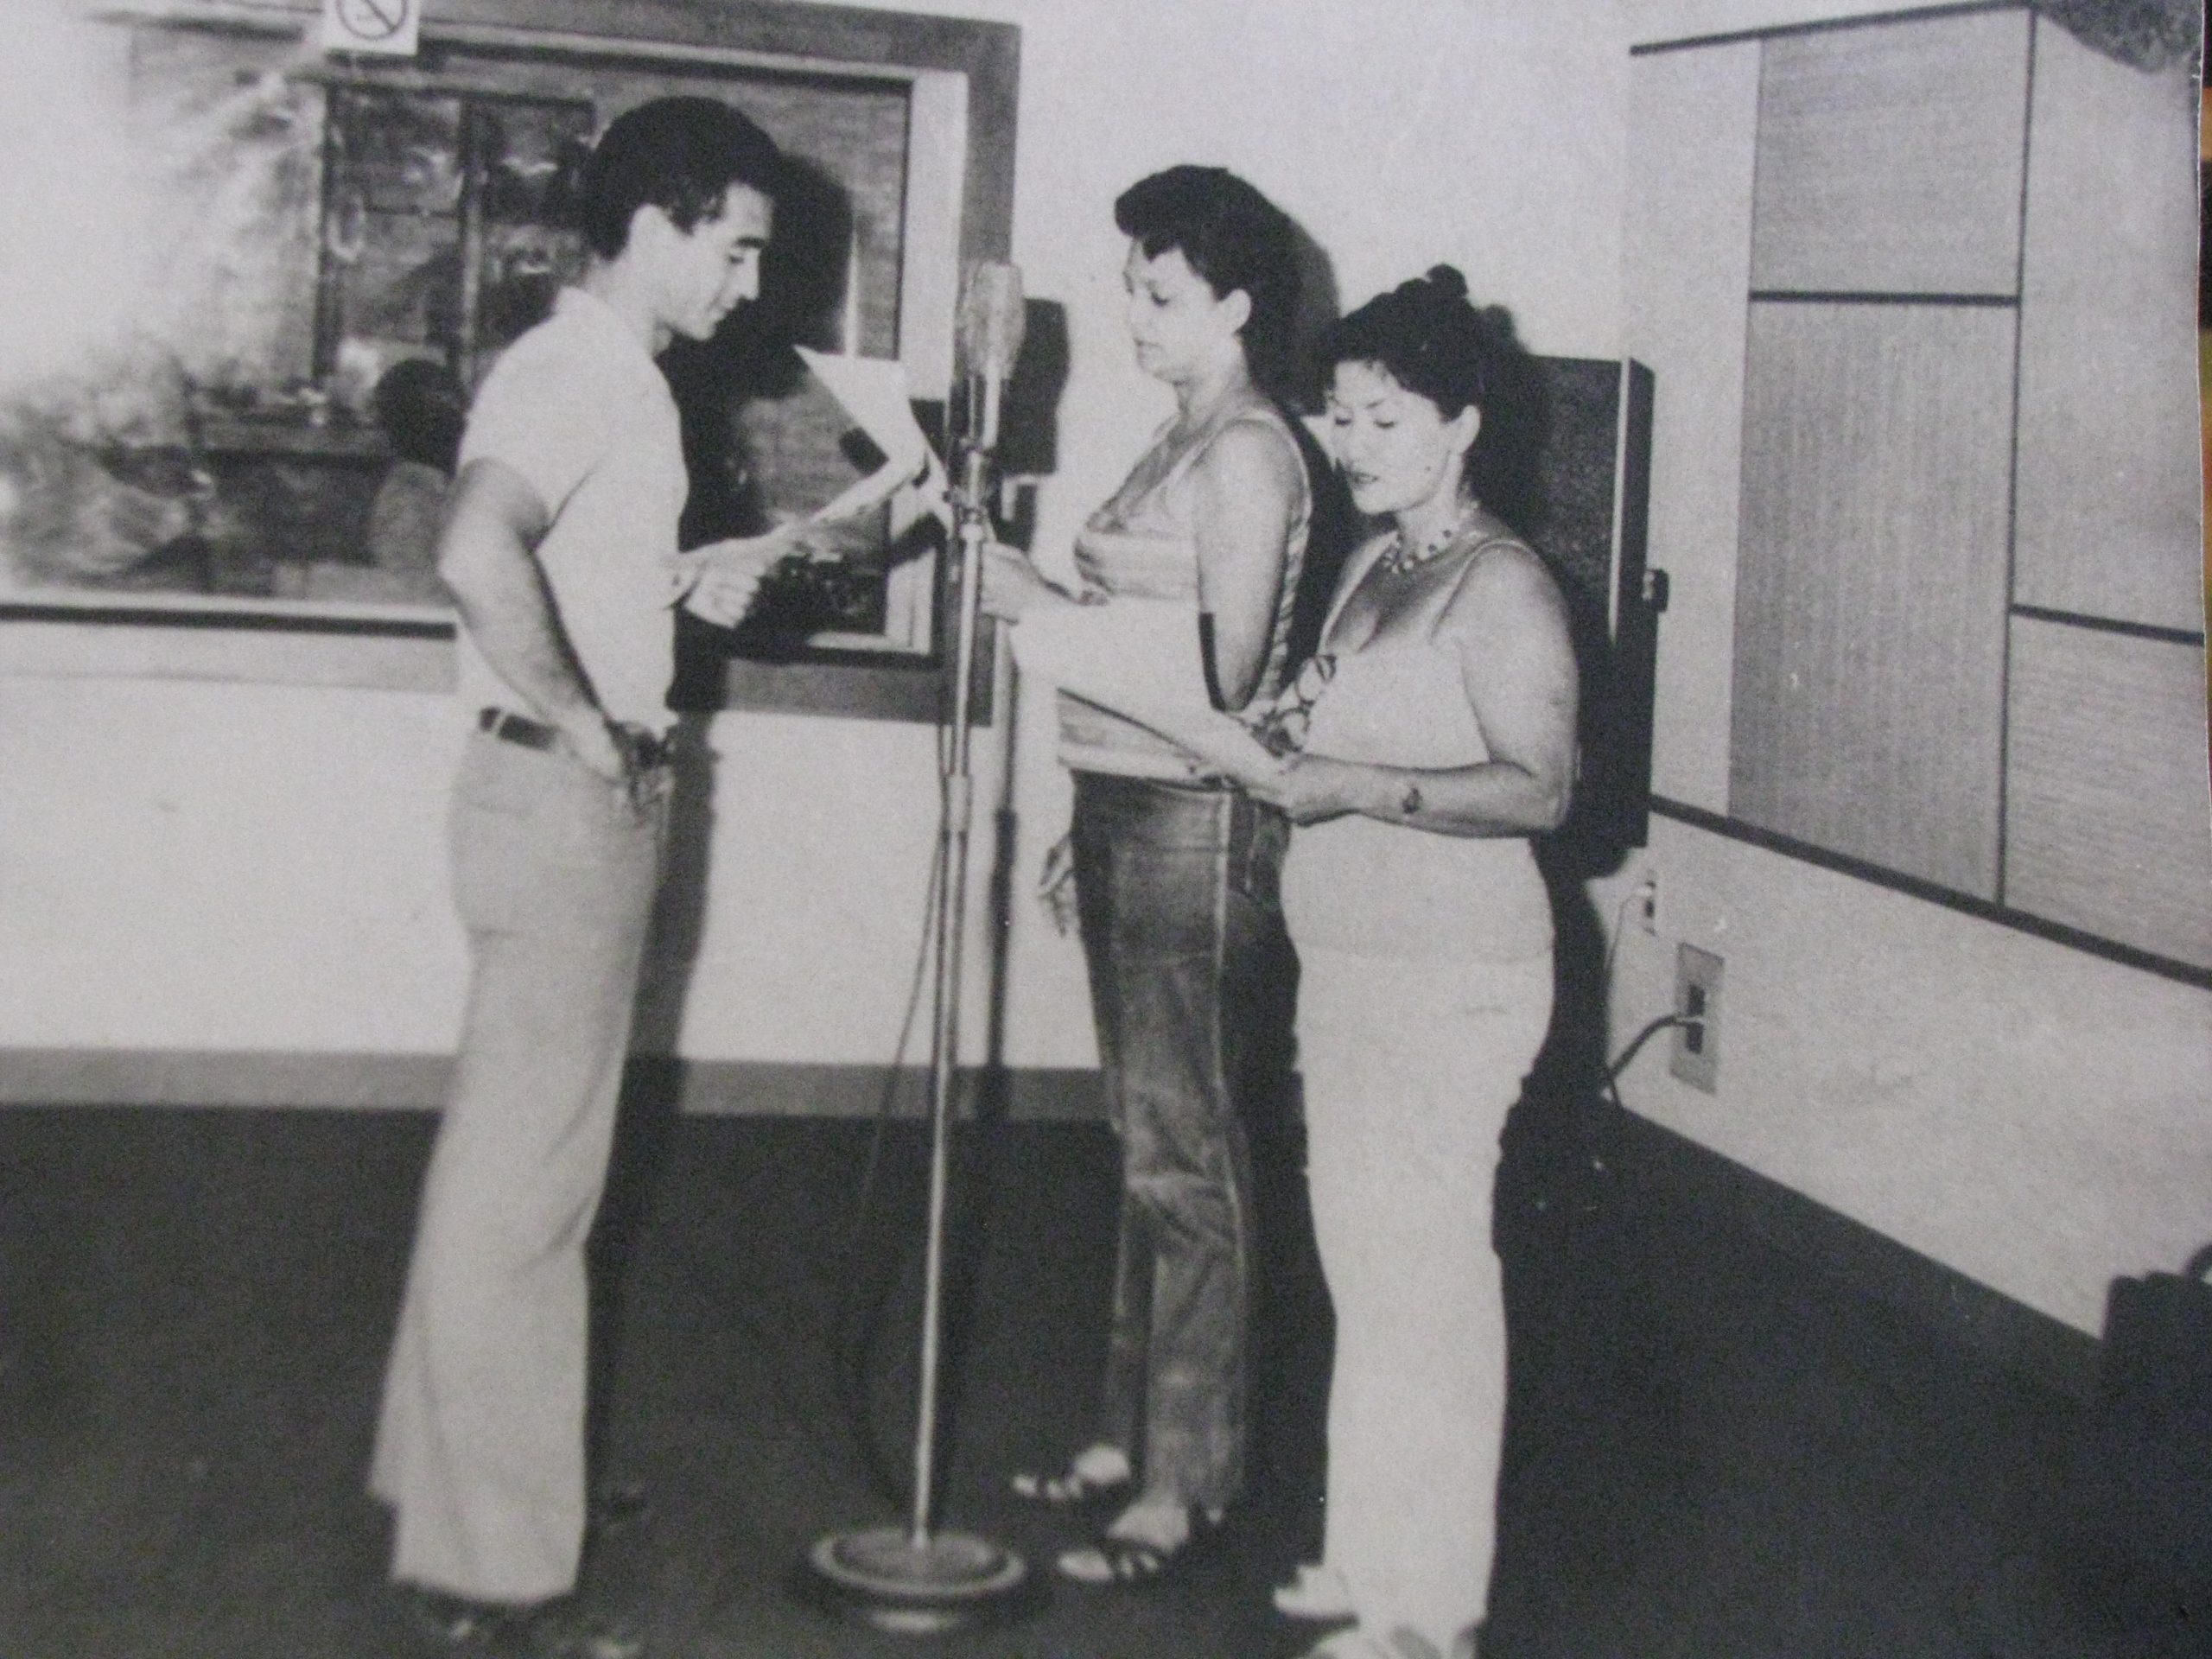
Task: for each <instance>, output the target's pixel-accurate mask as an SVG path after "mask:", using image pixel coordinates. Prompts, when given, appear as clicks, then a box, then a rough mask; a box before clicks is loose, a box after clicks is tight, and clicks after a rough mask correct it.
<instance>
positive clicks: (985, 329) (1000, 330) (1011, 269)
mask: <svg viewBox="0 0 2212 1659" xmlns="http://www.w3.org/2000/svg"><path fill="white" fill-rule="evenodd" d="M1026 321H1027V319H1026V318H1025V316H1024V315H1023V312H1022V303H1021V268H1020V266H1018V265H1010V264H1007V263H1006V262H1005V261H1003V260H997V259H987V260H984V261H982V263H980V264H977V265H976V267H975V268H974V269H973V270H970V271H969V273H968V287H967V291H966V292H965V293H963V294H962V296H960V356H961V359H962V361H963V363H965V364H966V365H967V369H968V372H969V374H973V375H980V376H982V378H984V379H986V380H989V381H991V382H993V383H995V384H997V385H1004V384H1005V383H1006V380H1007V376H1009V375H1010V374H1012V373H1013V372H1014V359H1015V358H1016V357H1018V356H1019V355H1020V353H1021V334H1022V328H1023V327H1024V325H1025V323H1026Z"/></svg>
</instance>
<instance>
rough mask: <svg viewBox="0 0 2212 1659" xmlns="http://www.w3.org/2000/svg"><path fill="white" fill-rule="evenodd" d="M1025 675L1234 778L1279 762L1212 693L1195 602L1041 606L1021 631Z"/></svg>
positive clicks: (1017, 647)
mask: <svg viewBox="0 0 2212 1659" xmlns="http://www.w3.org/2000/svg"><path fill="white" fill-rule="evenodd" d="M1012 639H1013V643H1014V663H1015V664H1016V666H1018V667H1019V668H1020V670H1021V671H1022V672H1024V673H1025V674H1027V675H1030V676H1032V677H1034V678H1037V679H1040V680H1046V681H1049V682H1050V683H1052V684H1053V685H1056V686H1058V688H1059V689H1060V690H1063V691H1065V692H1068V693H1070V694H1071V695H1072V696H1078V697H1081V698H1083V699H1084V701H1085V702H1095V703H1097V704H1099V705H1100V706H1101V707H1102V708H1106V709H1112V710H1113V711H1114V712H1115V713H1116V714H1118V715H1126V716H1127V717H1128V718H1129V719H1131V720H1134V721H1136V722H1137V723H1138V724H1139V725H1141V726H1147V727H1150V728H1152V729H1153V730H1154V731H1156V732H1158V733H1159V734H1160V735H1161V736H1163V737H1165V738H1167V739H1168V740H1169V741H1172V742H1173V743H1176V744H1178V745H1179V746H1180V747H1183V748H1185V749H1187V750H1189V751H1190V752H1191V753H1192V754H1194V755H1196V756H1197V757H1198V759H1199V760H1203V761H1205V762H1206V763H1207V765H1208V766H1211V767H1213V768H1215V769H1217V770H1218V771H1219V772H1222V773H1224V775H1225V776H1228V777H1231V778H1239V779H1242V778H1249V777H1251V776H1253V775H1255V773H1256V772H1264V771H1268V770H1272V769H1273V768H1274V767H1275V766H1277V765H1278V764H1279V763H1278V762H1277V761H1276V760H1275V758H1274V756H1273V755H1271V754H1270V753H1268V751H1267V750H1266V749H1264V748H1262V747H1261V746H1260V744H1259V742H1258V741H1257V740H1255V738H1254V737H1253V736H1252V734H1250V733H1249V731H1247V730H1246V729H1245V728H1244V727H1243V723H1242V722H1240V721H1236V719H1234V718H1232V717H1231V716H1230V715H1225V714H1223V713H1222V712H1221V711H1220V710H1219V709H1216V708H1215V707H1214V706H1213V702H1212V700H1211V697H1210V696H1208V694H1207V691H1206V683H1205V661H1204V658H1203V657H1202V655H1201V650H1202V648H1201V646H1200V644H1199V637H1198V609H1197V607H1195V606H1193V605H1192V604H1190V603H1189V602H1188V601H1176V600H1153V599H1132V598H1127V597H1124V598H1119V599H1114V600H1110V601H1107V602H1106V603H1104V604H1101V605H1067V606H1059V605H1055V606H1052V607H1043V608H1039V609H1036V610H1033V611H1032V612H1031V613H1029V614H1028V615H1027V616H1025V617H1024V618H1023V619H1022V620H1021V621H1020V623H1018V624H1016V625H1015V626H1014V629H1013V631H1012Z"/></svg>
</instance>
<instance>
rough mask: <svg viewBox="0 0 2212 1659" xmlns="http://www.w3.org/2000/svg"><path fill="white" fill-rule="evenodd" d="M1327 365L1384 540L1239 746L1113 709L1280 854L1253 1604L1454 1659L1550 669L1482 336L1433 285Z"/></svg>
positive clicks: (1542, 968)
mask: <svg viewBox="0 0 2212 1659" xmlns="http://www.w3.org/2000/svg"><path fill="white" fill-rule="evenodd" d="M1327 345H1328V360H1329V361H1330V362H1331V363H1332V365H1333V367H1334V372H1333V375H1332V381H1331V387H1330V397H1329V417H1330V422H1331V424H1332V428H1333V440H1334V443H1333V447H1334V448H1335V450H1336V457H1337V463H1338V467H1339V468H1340V469H1341V470H1342V472H1343V474H1344V480H1345V482H1346V483H1347V484H1348V485H1349V486H1350V487H1351V496H1352V500H1353V502H1354V504H1355V505H1357V507H1358V508H1359V509H1360V510H1361V512H1363V513H1365V514H1367V515H1369V516H1370V517H1371V518H1379V519H1381V520H1383V522H1384V524H1386V525H1387V526H1388V528H1387V529H1386V530H1385V531H1384V533H1383V534H1381V535H1379V536H1377V537H1375V538H1374V539H1373V540H1372V541H1370V542H1369V543H1367V544H1366V545H1365V546H1363V548H1361V549H1360V550H1357V552H1355V553H1354V554H1353V555H1352V556H1351V559H1350V560H1349V561H1348V562H1347V563H1346V564H1345V567H1344V575H1343V577H1342V579H1341V580H1340V582H1339V583H1338V591H1337V595H1336V599H1335V602H1334V605H1333V607H1332V609H1331V612H1330V614H1329V618H1328V620H1327V622H1326V624H1325V627H1324V630H1323V633H1322V639H1321V645H1320V650H1319V652H1317V653H1316V655H1315V656H1314V657H1313V658H1312V659H1311V660H1310V661H1309V662H1307V663H1306V665H1305V666H1304V667H1303V668H1301V669H1300V671H1299V675H1298V678H1297V681H1296V682H1295V683H1294V684H1293V685H1292V686H1290V687H1289V688H1287V690H1285V691H1284V692H1283V693H1282V695H1281V696H1280V697H1279V698H1278V699H1277V702H1276V704H1275V706H1274V709H1272V710H1270V711H1269V713H1268V715H1267V716H1265V717H1264V718H1263V719H1262V721H1259V722H1257V725H1258V737H1257V740H1256V741H1255V735H1254V734H1253V732H1252V730H1251V729H1249V728H1247V727H1246V726H1244V725H1241V724H1232V723H1230V722H1229V721H1225V720H1224V719H1223V718H1222V717H1221V716H1219V715H1213V714H1211V713H1210V712H1208V711H1205V710H1204V709H1199V710H1198V712H1197V713H1195V714H1188V713H1185V712H1182V711H1181V710H1179V709H1173V710H1171V709H1169V706H1168V705H1167V704H1166V703H1164V702H1160V701H1159V700H1158V699H1152V698H1139V699H1135V700H1132V702H1130V705H1129V706H1130V707H1132V708H1133V709H1141V710H1142V711H1143V712H1144V717H1145V718H1146V719H1147V720H1148V721H1152V722H1153V723H1154V725H1155V727H1156V728H1158V729H1159V730H1160V731H1161V732H1163V733H1167V734H1173V735H1174V736H1175V737H1176V738H1177V739H1178V741H1180V742H1182V743H1183V744H1184V746H1185V748H1186V749H1188V750H1189V751H1191V752H1192V753H1195V754H1198V755H1200V756H1203V757H1204V758H1205V762H1206V763H1208V764H1211V766H1214V767H1215V768H1216V769H1217V771H1218V772H1221V773H1223V774H1224V775H1225V776H1228V777H1230V778H1233V779H1236V780H1237V781H1238V782H1240V783H1241V784H1242V785H1243V786H1244V787H1245V788H1246V789H1247V790H1249V791H1250V792H1251V793H1252V794H1253V795H1255V796H1256V797H1257V798H1260V799H1262V800H1263V801H1268V802H1270V803H1273V804H1275V805H1277V806H1279V807H1281V809H1282V810H1284V811H1285V812H1286V813H1287V815H1288V817H1290V819H1291V821H1292V823H1294V825H1295V826H1296V828H1295V829H1294V831H1293V832H1292V836H1291V844H1290V851H1289V855H1288V856H1287V860H1286V862H1285V866H1284V870H1283V887H1282V893H1283V912H1284V916H1285V918H1286V919H1287V923H1288V925H1289V931H1290V936H1291V938H1292V940H1293V942H1294V944H1296V946H1297V949H1298V964H1299V979H1298V1057H1299V1065H1300V1071H1302V1072H1303V1074H1304V1079H1305V1099H1306V1135H1307V1147H1308V1156H1307V1179H1308V1183H1309V1185H1310V1188H1311V1191H1312V1194H1313V1224H1314V1232H1315V1236H1316V1237H1317V1239H1318V1241H1319V1244H1320V1249H1321V1262H1322V1267H1323V1268H1324V1270H1325V1273H1326V1274H1327V1276H1328V1282H1329V1294H1330V1298H1331V1300H1332V1302H1333V1303H1334V1305H1335V1308H1336V1319H1337V1341H1336V1361H1335V1370H1334V1373H1333V1375H1332V1380H1331V1387H1330V1394H1329V1463H1328V1501H1327V1508H1326V1515H1325V1536H1324V1544H1323V1559H1322V1560H1321V1561H1319V1562H1318V1563H1313V1564H1311V1565H1309V1566H1306V1567H1301V1568H1300V1570H1299V1575H1298V1577H1297V1578H1296V1580H1294V1581H1293V1582H1292V1583H1290V1584H1288V1585H1286V1586H1283V1587H1282V1588H1281V1589H1280V1590H1278V1591H1277V1592H1275V1605H1277V1607H1279V1608H1280V1609H1281V1610H1282V1611H1284V1612H1286V1613H1288V1614H1291V1615H1292V1616H1294V1617H1299V1618H1319V1619H1341V1618H1350V1619H1351V1620H1353V1621H1354V1622H1353V1623H1352V1624H1351V1625H1350V1626H1349V1627H1348V1628H1346V1629H1344V1630H1338V1631H1337V1632H1336V1633H1334V1634H1332V1636H1330V1637H1327V1638H1326V1639H1325V1640H1324V1641H1323V1642H1322V1643H1320V1645H1319V1647H1317V1648H1315V1649H1313V1652H1312V1653H1311V1654H1310V1655H1309V1656H1308V1659H1446V1656H1450V1659H1465V1656H1471V1654H1472V1653H1473V1652H1474V1644H1475V1642H1476V1627H1477V1625H1478V1624H1479V1623H1480V1621H1481V1618H1482V1615H1483V1611H1484V1604H1485V1601H1486V1599H1487V1592H1488V1586H1489V1580H1490V1570H1491V1548H1492V1542H1493V1537H1494V1533H1495V1518H1494V1517H1495V1491H1496V1487H1497V1462H1498V1450H1499V1445H1500V1441H1501V1439H1502V1434H1503V1425H1504V1408H1505V1318H1504V1308H1503V1297H1502V1288H1501V1285H1500V1276H1499V1273H1498V1266H1497V1260H1496V1258H1495V1257H1494V1256H1493V1255H1491V1249H1490V1231H1491V1186H1492V1183H1493V1179H1494V1177H1495V1174H1496V1170H1497V1139H1498V1135H1499V1132H1500V1131H1501V1130H1502V1128H1503V1126H1504V1121H1505V1115H1506V1112H1507V1110H1508V1109H1510V1107H1511V1106H1512V1104H1513V1103H1514V1101H1515V1099H1516V1096H1518V1095H1519V1093H1520V1089H1521V1084H1522V1078H1523V1077H1525V1076H1526V1074H1527V1072H1528V1070H1529V1065H1530V1063H1531V1062H1532V1061H1533V1060H1534V1059H1535V1055H1536V1052H1537V1049H1538V1048H1539V1047H1540V1046H1541V1044H1542V1041H1543V1039H1544V1035H1545V1031H1546V1027H1547V1026H1548V1023H1549V1021H1550V1015H1551V1001H1552V958H1551V945H1552V932H1551V911H1550V906H1549V904H1548V899H1547V895H1546V893H1545V889H1544V885H1543V882H1542V880H1541V878H1540V877H1539V875H1538V874H1537V870H1536V865H1535V855H1534V853H1533V851H1532V850H1531V849H1530V846H1529V839H1530V837H1532V836H1537V835H1541V834H1542V833H1543V832H1544V831H1546V830H1548V829H1554V828H1556V827H1557V826H1558V824H1559V823H1560V820H1561V819H1562V818H1563V817H1565V815H1566V812H1567V804H1568V798H1569V795H1570V793H1571V791H1572V789H1573V772H1574V731H1575V702H1576V679H1575V669H1574V659H1573V651H1572V648H1571V646H1570V645H1569V642H1568V634H1567V615H1566V607H1565V604H1564V602H1563V601H1562V600H1561V598H1560V592H1559V589H1558V588H1557V587H1556V586H1555V585H1554V582H1553V581H1552V578H1551V576H1550V575H1549V573H1548V571H1547V570H1546V569H1545V567H1544V566H1543V564H1542V563H1541V561H1539V560H1538V558H1537V557H1536V556H1535V554H1534V553H1533V552H1531V551H1530V550H1529V548H1528V547H1527V546H1526V545H1525V544H1524V543H1522V542H1521V541H1520V540H1519V539H1518V538H1517V537H1516V536H1515V535H1514V534H1513V532H1512V531H1510V530H1509V529H1508V528H1507V527H1506V526H1505V524H1503V523H1502V522H1501V521H1500V520H1499V519H1498V518H1497V517H1496V516H1495V515H1494V514H1492V513H1491V512H1488V511H1487V510H1485V508H1484V506H1483V505H1482V503H1481V502H1480V501H1479V500H1478V499H1477V498H1476V494H1475V493H1474V490H1473V488H1472V487H1471V484H1472V480H1474V479H1476V478H1478V477H1481V476H1483V475H1484V474H1485V472H1486V471H1487V450H1486V448H1485V447H1484V446H1483V445H1482V443H1481V435H1482V433H1483V430H1484V424H1483V423H1484V410H1485V405H1486V403H1487V402H1488V401H1489V400H1490V399H1491V397H1492V388H1493V387H1495V386H1497V385H1500V384H1501V383H1502V373H1503V370H1504V369H1505V368H1506V366H1507V364H1508V363H1509V362H1510V358H1509V356H1508V353H1510V351H1511V350H1512V349H1514V348H1513V347H1512V346H1511V345H1510V330H1509V327H1508V326H1507V325H1504V324H1503V323H1502V322H1501V321H1498V320H1497V319H1496V318H1494V317H1493V316H1492V315H1489V314H1485V313H1482V312H1478V311H1477V310H1476V309H1475V308H1473V307H1471V305H1469V304H1468V302H1467V298H1466V286H1465V283H1464V282H1463V281H1462V280H1461V278H1460V277H1459V272H1457V271H1456V270H1452V269H1451V268H1450V267H1449V266H1439V267H1438V268H1437V269H1436V270H1433V271H1431V272H1430V273H1429V275H1428V276H1427V277H1424V278H1421V280H1419V281H1416V282H1410V283H1404V284H1402V285H1401V286H1400V287H1399V288H1397V289H1394V290H1392V291H1391V292H1389V293H1388V294H1384V295H1382V296H1378V297H1377V298H1376V299H1373V300H1370V302H1368V303H1367V304H1366V305H1364V306H1363V307H1361V308H1359V309H1358V310H1357V311H1355V312H1354V313H1352V315H1351V316H1349V317H1347V318H1345V319H1344V321H1342V322H1340V323H1338V324H1337V325H1336V327H1334V329H1333V330H1332V333H1331V335H1330V337H1329V340H1328V342H1327ZM1498 440H1499V433H1498V432H1497V431H1495V430H1493V431H1492V433H1491V447H1496V446H1497V444H1498Z"/></svg>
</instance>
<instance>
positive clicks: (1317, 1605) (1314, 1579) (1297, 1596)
mask: <svg viewBox="0 0 2212 1659" xmlns="http://www.w3.org/2000/svg"><path fill="white" fill-rule="evenodd" d="M1270 1599H1272V1600H1273V1601H1274V1606H1275V1611H1277V1612H1279V1613H1281V1615H1282V1616H1283V1617H1284V1618H1304V1619H1312V1620H1314V1621H1315V1622H1317V1623H1326V1622H1328V1621H1331V1620H1333V1619H1339V1618H1352V1617H1353V1616H1354V1615H1355V1614H1356V1613H1357V1611H1358V1609H1357V1608H1356V1607H1354V1606H1353V1605H1351V1587H1350V1586H1347V1585H1346V1584H1345V1583H1344V1575H1343V1574H1342V1573H1338V1572H1337V1571H1335V1570H1334V1569H1333V1568H1331V1567H1322V1566H1319V1565H1317V1564H1316V1563H1314V1562H1312V1561H1308V1562H1306V1563H1305V1564H1304V1565H1303V1566H1301V1567H1300V1568H1299V1569H1298V1574H1297V1576H1296V1577H1295V1578H1294V1579H1292V1580H1291V1581H1290V1582H1289V1583H1288V1584H1279V1585H1277V1586H1275V1588H1274V1595H1273V1596H1272V1597H1271V1598H1270Z"/></svg>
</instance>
